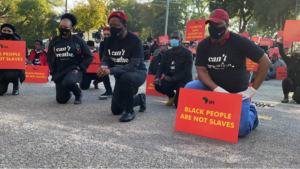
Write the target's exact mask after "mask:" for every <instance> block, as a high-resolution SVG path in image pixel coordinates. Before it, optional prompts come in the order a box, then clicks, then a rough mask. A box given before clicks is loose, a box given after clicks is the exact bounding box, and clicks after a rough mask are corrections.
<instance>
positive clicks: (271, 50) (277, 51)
mask: <svg viewBox="0 0 300 169" xmlns="http://www.w3.org/2000/svg"><path fill="white" fill-rule="evenodd" d="M274 53H275V54H277V55H278V58H281V56H280V54H279V49H278V48H270V49H269V57H272V56H273V54H274Z"/></svg>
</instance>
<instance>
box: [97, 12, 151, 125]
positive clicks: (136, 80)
mask: <svg viewBox="0 0 300 169" xmlns="http://www.w3.org/2000/svg"><path fill="white" fill-rule="evenodd" d="M108 23H109V26H110V33H111V37H109V38H108V39H107V42H106V44H105V50H104V54H103V58H102V61H101V66H100V67H99V69H98V71H97V74H98V76H100V77H103V76H106V75H109V74H110V75H114V76H115V78H116V83H115V88H114V93H113V97H112V104H111V110H112V113H113V114H114V115H120V114H122V113H123V112H124V113H123V114H122V117H121V118H120V121H121V122H128V121H131V120H133V119H134V117H135V113H134V111H133V107H135V106H138V105H140V110H139V111H140V112H143V111H145V110H146V95H145V94H138V95H136V96H134V95H135V94H137V92H138V89H139V87H140V86H141V85H143V83H144V82H145V81H146V77H147V72H146V71H147V69H146V66H145V63H144V61H143V60H144V59H143V58H144V55H143V44H142V41H141V39H140V38H139V37H138V36H137V35H135V34H134V33H132V32H130V31H127V16H126V15H125V14H124V13H123V12H121V11H115V12H112V13H111V14H110V15H109V17H108Z"/></svg>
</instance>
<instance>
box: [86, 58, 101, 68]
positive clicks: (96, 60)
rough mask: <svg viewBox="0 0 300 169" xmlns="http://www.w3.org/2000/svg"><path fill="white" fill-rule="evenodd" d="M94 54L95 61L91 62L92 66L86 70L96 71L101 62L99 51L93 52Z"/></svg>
mask: <svg viewBox="0 0 300 169" xmlns="http://www.w3.org/2000/svg"><path fill="white" fill-rule="evenodd" d="M93 56H94V60H93V62H92V63H91V64H90V66H89V67H88V69H87V70H86V72H87V73H96V72H97V70H98V68H99V66H100V64H101V62H100V57H99V53H93Z"/></svg>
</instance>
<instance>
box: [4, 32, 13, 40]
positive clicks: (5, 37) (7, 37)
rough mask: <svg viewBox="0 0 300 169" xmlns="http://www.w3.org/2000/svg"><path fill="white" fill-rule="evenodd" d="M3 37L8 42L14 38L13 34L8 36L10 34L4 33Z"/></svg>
mask: <svg viewBox="0 0 300 169" xmlns="http://www.w3.org/2000/svg"><path fill="white" fill-rule="evenodd" d="M1 36H2V37H3V38H4V39H6V40H8V39H12V38H13V34H8V33H2V34H1Z"/></svg>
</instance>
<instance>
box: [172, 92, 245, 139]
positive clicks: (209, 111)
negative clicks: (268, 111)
mask: <svg viewBox="0 0 300 169" xmlns="http://www.w3.org/2000/svg"><path fill="white" fill-rule="evenodd" d="M242 97H243V96H242V95H240V94H229V93H220V92H211V91H203V90H194V89H184V88H180V94H179V101H178V107H177V115H176V121H175V130H176V131H181V132H186V133H191V134H196V135H200V136H204V137H209V138H214V139H218V140H223V141H228V142H232V143H237V141H238V131H239V124H240V116H241V108H242ZM190 98H198V99H190Z"/></svg>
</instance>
